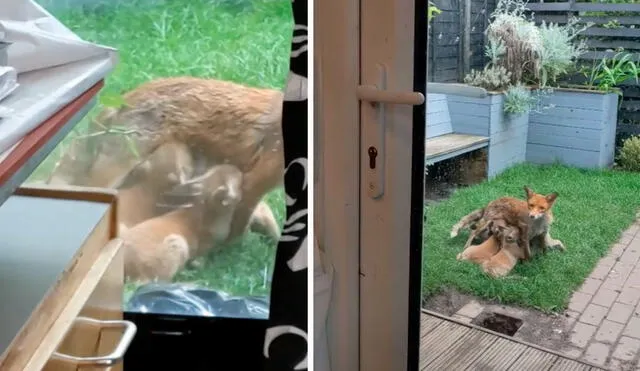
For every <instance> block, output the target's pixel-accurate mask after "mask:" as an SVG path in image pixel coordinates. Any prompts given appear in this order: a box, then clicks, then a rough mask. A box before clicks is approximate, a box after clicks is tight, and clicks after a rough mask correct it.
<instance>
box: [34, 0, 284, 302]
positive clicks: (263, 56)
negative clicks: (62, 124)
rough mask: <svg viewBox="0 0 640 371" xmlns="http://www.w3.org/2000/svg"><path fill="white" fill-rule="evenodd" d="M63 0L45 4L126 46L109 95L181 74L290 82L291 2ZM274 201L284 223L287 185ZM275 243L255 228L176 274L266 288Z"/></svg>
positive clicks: (92, 33) (221, 285) (259, 83)
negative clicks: (70, 0) (90, 2)
mask: <svg viewBox="0 0 640 371" xmlns="http://www.w3.org/2000/svg"><path fill="white" fill-rule="evenodd" d="M60 1H61V0H42V1H41V3H42V4H43V5H44V6H45V7H47V8H48V9H50V11H51V12H52V13H53V14H54V15H55V16H56V17H57V18H58V19H59V20H60V21H62V22H63V23H64V24H65V25H67V26H68V27H69V28H71V29H72V30H73V31H74V32H76V33H77V34H78V35H79V36H80V37H82V38H84V39H86V40H89V41H92V42H96V43H100V44H104V45H108V46H113V47H116V48H118V50H119V55H120V63H119V65H118V66H117V68H116V69H115V71H114V72H113V73H112V74H111V75H110V76H109V77H108V78H107V81H106V86H105V88H104V89H103V91H102V93H101V95H102V96H105V95H107V96H113V95H120V94H122V93H124V92H126V91H129V90H131V89H133V88H135V87H136V86H138V85H139V84H141V83H143V82H145V81H148V80H152V79H154V78H158V77H167V76H181V75H190V76H200V77H206V78H216V79H221V80H228V81H235V82H239V83H243V84H246V85H249V86H256V87H266V88H276V89H282V88H283V87H284V83H285V79H286V76H287V72H288V68H289V53H290V42H291V32H292V27H293V18H292V14H291V1H290V0H271V1H266V0H264V1H258V0H253V1H252V0H219V1H208V0H189V1H184V0H159V1H155V2H151V1H144V0H129V1H110V2H104V4H105V5H98V6H92V7H90V8H89V7H72V8H69V7H67V9H64V8H59V7H58V8H56V7H55V4H56V3H59V2H60ZM98 109H99V107H97V109H96V110H98ZM93 114H95V110H94V112H93ZM85 124H86V121H85V122H84V123H81V124H80V125H78V129H77V130H76V132H78V131H81V130H83V128H84V127H86V125H85ZM72 135H74V134H72ZM70 137H71V136H70ZM64 145H65V143H62V144H61V146H60V147H59V148H57V149H56V150H55V151H54V152H53V153H52V154H51V155H50V156H49V158H47V159H46V160H45V161H44V162H43V164H42V165H41V166H40V167H39V169H38V170H37V171H36V173H35V174H34V177H33V178H32V180H37V179H42V178H43V177H44V176H45V175H46V174H47V173H48V172H50V171H51V169H52V167H53V165H54V164H55V162H56V161H57V160H58V158H59V156H60V154H61V150H62V149H63V148H64ZM267 202H268V203H269V204H270V205H271V206H272V208H273V210H274V213H275V214H276V217H277V219H278V221H279V222H280V223H281V224H282V222H283V221H284V217H285V211H284V194H283V191H282V189H278V190H275V191H273V192H272V193H270V194H269V195H268V196H267ZM275 244H276V241H271V240H269V239H268V238H266V237H262V236H259V235H256V234H253V233H249V234H248V235H247V236H246V237H245V238H243V239H242V241H239V242H237V243H235V244H233V245H230V246H227V247H225V248H224V249H223V250H222V251H220V252H217V253H212V254H210V255H209V256H208V257H207V261H206V263H205V265H204V266H203V268H202V269H198V270H185V271H183V272H181V273H180V274H179V275H178V277H177V280H178V281H190V282H197V283H199V284H201V285H204V286H208V287H212V288H216V289H220V290H224V291H227V292H229V293H231V294H236V295H246V294H253V295H260V294H266V293H268V292H269V287H270V284H268V283H266V282H265V270H266V271H267V272H268V273H266V274H268V275H270V274H271V270H272V266H273V260H274V255H275V254H274V253H275Z"/></svg>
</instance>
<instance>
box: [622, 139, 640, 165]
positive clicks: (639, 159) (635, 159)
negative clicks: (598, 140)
mask: <svg viewBox="0 0 640 371" xmlns="http://www.w3.org/2000/svg"><path fill="white" fill-rule="evenodd" d="M618 165H620V167H621V168H622V169H624V170H629V171H638V172H640V135H636V136H633V137H630V138H627V139H625V140H624V141H623V142H622V148H621V149H620V153H619V154H618Z"/></svg>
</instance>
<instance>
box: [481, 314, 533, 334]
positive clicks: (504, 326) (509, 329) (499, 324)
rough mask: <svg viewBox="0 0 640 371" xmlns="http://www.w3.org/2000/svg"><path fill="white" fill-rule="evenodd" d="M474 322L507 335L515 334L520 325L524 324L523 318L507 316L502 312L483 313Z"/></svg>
mask: <svg viewBox="0 0 640 371" xmlns="http://www.w3.org/2000/svg"><path fill="white" fill-rule="evenodd" d="M472 323H473V324H475V325H478V326H480V327H484V328H486V329H489V330H491V331H495V332H499V333H501V334H505V335H507V336H513V334H515V333H516V331H518V329H519V328H520V326H522V320H521V319H518V318H514V317H509V316H505V315H504V314H500V313H483V315H480V316H478V317H477V318H476V319H475V320H474V321H472Z"/></svg>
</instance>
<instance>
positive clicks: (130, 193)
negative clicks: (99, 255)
mask: <svg viewBox="0 0 640 371" xmlns="http://www.w3.org/2000/svg"><path fill="white" fill-rule="evenodd" d="M193 165H194V164H193V161H192V158H191V154H190V153H189V149H188V148H187V146H186V145H184V144H182V143H178V142H169V143H166V144H163V145H162V146H160V147H158V149H156V150H155V151H154V152H153V153H151V155H150V156H149V157H147V159H145V160H144V161H143V162H141V163H140V164H138V165H137V166H135V167H134V168H133V169H132V170H131V171H130V172H129V173H128V174H126V175H125V176H124V177H123V178H122V180H121V181H120V182H117V183H116V184H115V187H114V188H116V189H118V199H119V202H118V222H119V223H120V228H121V229H123V230H124V229H128V228H130V227H133V226H134V225H137V224H139V223H142V222H143V221H145V220H148V219H151V218H153V217H156V216H158V215H159V213H158V211H157V208H156V203H157V200H158V198H159V197H160V196H161V195H162V194H163V193H164V192H167V191H168V190H170V189H172V188H174V187H176V186H178V185H180V184H183V183H185V182H186V181H187V179H189V178H191V177H192V176H193V175H194V174H193V172H194V167H193Z"/></svg>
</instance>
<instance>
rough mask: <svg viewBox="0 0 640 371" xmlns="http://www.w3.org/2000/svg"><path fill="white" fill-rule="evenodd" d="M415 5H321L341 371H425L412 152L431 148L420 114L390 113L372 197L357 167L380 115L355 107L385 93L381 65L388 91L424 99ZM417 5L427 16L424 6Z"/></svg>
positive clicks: (319, 71) (418, 183) (358, 0)
mask: <svg viewBox="0 0 640 371" xmlns="http://www.w3.org/2000/svg"><path fill="white" fill-rule="evenodd" d="M415 4H416V1H415V0H395V1H387V0H323V1H316V2H315V4H314V6H315V27H314V31H315V32H314V35H315V36H314V37H315V44H314V48H315V49H314V54H315V58H316V61H315V66H316V71H315V73H316V75H315V78H314V83H315V85H316V89H317V93H316V97H317V98H316V106H315V110H316V112H317V114H316V123H315V125H316V135H317V139H316V143H317V147H315V148H316V156H315V161H316V166H317V167H318V172H317V173H316V174H318V175H319V184H318V186H316V188H315V191H316V192H315V195H314V197H315V198H316V201H317V202H316V215H317V218H316V220H317V225H316V229H315V231H316V235H317V236H318V239H319V244H320V246H322V247H324V249H325V251H326V254H327V258H328V259H327V260H328V263H329V264H331V265H332V266H333V268H334V277H333V279H334V285H333V294H332V302H331V308H330V310H329V319H328V323H327V333H328V338H329V351H330V354H331V366H332V367H331V368H332V370H334V371H342V370H349V371H351V370H361V371H376V370H385V371H386V370H394V371H395V370H407V369H411V370H414V369H415V370H417V366H418V365H417V361H418V355H417V354H418V349H419V323H420V322H419V316H420V288H419V287H420V268H421V256H420V252H421V250H422V238H421V236H422V235H421V231H422V219H423V218H422V202H423V201H422V199H423V191H422V189H423V179H422V177H421V176H419V177H418V179H412V174H414V173H416V174H421V175H423V169H424V148H423V147H424V145H423V144H422V143H423V141H420V142H419V143H417V145H416V146H415V147H416V148H414V146H413V145H412V143H413V138H416V137H418V138H420V137H421V138H424V127H425V124H424V122H425V121H424V106H421V107H417V108H415V107H413V106H409V105H391V104H387V105H385V111H386V114H385V122H386V135H385V148H386V156H385V158H382V159H381V158H379V159H378V161H384V167H385V177H384V178H385V181H384V195H383V196H382V197H381V198H379V199H372V198H370V197H369V196H368V193H367V190H366V184H365V181H364V180H365V179H367V178H366V176H367V171H368V170H367V167H366V166H364V165H363V166H360V163H361V161H364V162H362V163H363V164H364V163H367V161H368V155H367V151H366V149H367V148H368V146H369V144H368V143H364V142H362V141H363V139H361V138H363V136H362V135H363V134H364V133H363V132H362V131H363V130H366V129H365V126H366V125H368V127H371V126H375V125H377V121H376V120H377V117H378V116H377V112H378V111H377V108H376V107H375V106H372V105H371V104H370V103H368V102H362V103H361V104H360V102H359V101H358V99H357V97H356V88H357V86H358V85H371V84H378V83H379V70H378V69H377V68H376V65H377V64H383V65H385V66H386V73H387V86H386V89H387V90H389V91H396V92H412V91H414V90H415V89H416V88H417V89H418V90H420V91H422V92H424V86H425V84H426V65H424V61H426V45H425V48H424V50H418V51H417V56H416V57H415V61H417V62H416V65H419V71H424V74H423V73H419V74H416V76H415V81H414V73H413V71H414V37H415V35H416V33H418V34H420V33H422V34H424V37H425V38H426V24H425V23H424V22H421V21H419V22H417V24H415V23H414V20H415V14H416V13H415V6H416V5H415ZM417 4H418V7H419V8H421V9H422V12H424V13H425V14H424V17H423V18H426V11H427V8H426V1H423V0H420V1H418V2H417ZM360 22H361V23H360ZM416 29H418V31H416ZM421 53H422V54H421ZM414 120H415V121H416V122H417V125H416V126H415V127H414V125H413V122H414ZM361 142H362V143H361ZM412 169H417V171H415V170H412ZM360 179H363V181H362V185H360ZM412 205H416V207H413V208H412ZM410 258H413V260H411V259H410ZM410 275H413V279H412V280H410ZM416 275H417V277H418V278H417V279H416ZM410 282H411V287H410ZM410 324H411V325H410Z"/></svg>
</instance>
